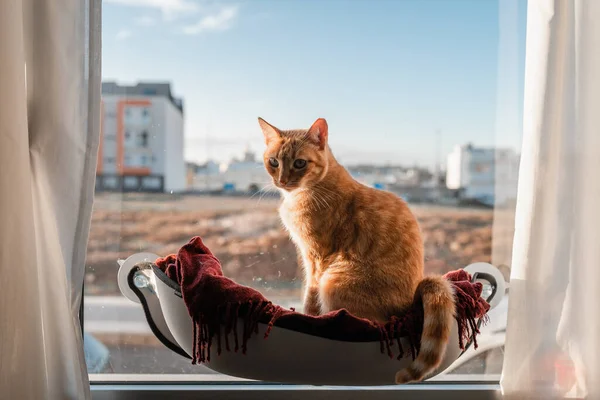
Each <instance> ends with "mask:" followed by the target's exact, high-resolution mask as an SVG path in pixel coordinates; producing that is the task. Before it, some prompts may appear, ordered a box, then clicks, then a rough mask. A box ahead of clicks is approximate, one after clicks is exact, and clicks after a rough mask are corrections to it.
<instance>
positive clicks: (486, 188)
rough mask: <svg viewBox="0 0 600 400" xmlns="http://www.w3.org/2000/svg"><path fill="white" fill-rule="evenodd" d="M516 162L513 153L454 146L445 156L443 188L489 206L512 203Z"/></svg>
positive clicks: (510, 150) (517, 169)
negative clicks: (445, 165)
mask: <svg viewBox="0 0 600 400" xmlns="http://www.w3.org/2000/svg"><path fill="white" fill-rule="evenodd" d="M519 159H520V158H519V155H518V154H517V153H516V152H515V151H514V150H513V149H501V148H481V147H474V146H473V145H470V144H469V145H464V146H456V147H455V148H454V150H453V151H452V153H450V154H449V155H448V163H447V170H446V187H447V188H448V189H451V190H455V191H457V192H458V193H459V197H460V198H462V199H468V200H478V201H481V202H483V203H487V204H490V205H491V204H503V203H505V202H507V201H510V200H514V199H515V198H516V195H517V180H518V175H519Z"/></svg>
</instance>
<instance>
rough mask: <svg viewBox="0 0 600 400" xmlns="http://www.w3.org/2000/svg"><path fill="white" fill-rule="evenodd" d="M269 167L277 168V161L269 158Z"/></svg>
mask: <svg viewBox="0 0 600 400" xmlns="http://www.w3.org/2000/svg"><path fill="white" fill-rule="evenodd" d="M269 165H270V166H271V167H273V168H277V167H279V161H277V159H275V158H273V157H271V158H269Z"/></svg>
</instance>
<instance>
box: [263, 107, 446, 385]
mask: <svg viewBox="0 0 600 400" xmlns="http://www.w3.org/2000/svg"><path fill="white" fill-rule="evenodd" d="M259 124H260V126H261V128H262V131H263V134H264V137H265V142H266V145H267V148H266V150H265V153H264V163H265V168H266V169H267V171H268V172H269V174H270V175H271V176H272V178H273V183H274V184H275V185H276V186H277V187H278V188H279V190H280V191H281V193H282V197H283V201H282V204H281V206H280V208H279V214H280V217H281V220H282V221H283V224H284V225H285V227H286V228H287V230H288V231H289V233H290V236H291V238H292V240H293V242H294V243H295V245H296V247H297V248H298V251H299V254H300V256H301V258H302V261H303V266H304V271H305V292H304V312H305V313H307V314H311V315H320V314H325V313H327V312H330V311H334V310H339V309H342V308H345V309H346V310H348V311H349V312H350V313H352V314H353V315H355V316H358V317H361V318H366V319H369V320H373V321H378V322H382V323H385V322H387V321H388V320H389V319H390V317H391V316H393V315H397V314H400V313H402V312H403V310H404V309H406V308H407V307H409V306H410V305H411V304H412V302H413V301H414V300H416V301H422V303H423V305H424V311H425V321H424V328H423V335H422V338H421V350H420V352H419V355H418V357H417V358H416V359H415V360H414V361H413V362H412V364H411V365H410V366H409V367H408V368H406V369H404V370H401V371H399V372H398V373H397V374H396V382H397V383H407V382H412V381H419V380H422V379H423V378H425V377H426V376H427V375H428V374H429V373H431V372H433V371H434V370H435V368H437V367H438V366H439V364H440V363H441V361H442V358H443V355H444V352H445V349H446V344H447V342H448V338H449V336H450V329H451V327H452V324H453V318H454V293H453V291H452V287H451V286H450V284H449V283H448V282H447V281H446V280H445V279H444V278H442V277H439V276H436V277H434V276H432V277H426V278H424V277H423V263H424V259H423V251H424V250H423V242H422V239H421V233H420V228H419V225H418V223H417V221H416V219H415V217H414V215H413V214H412V212H411V211H410V209H409V208H408V206H407V204H406V203H405V202H404V201H403V200H402V199H400V198H399V197H397V196H396V195H394V194H392V193H389V192H385V191H381V190H377V189H373V188H369V187H367V186H365V185H363V184H361V183H359V182H357V181H356V180H354V179H353V178H352V177H351V176H350V174H349V173H348V171H346V169H344V167H342V166H341V165H340V164H339V163H338V162H337V161H336V159H335V157H334V156H333V154H332V152H331V149H330V148H329V146H328V143H327V142H328V127H327V122H326V121H325V120H324V119H322V118H320V119H318V120H317V121H315V123H314V124H313V125H312V126H311V127H310V128H309V129H308V130H287V131H285V130H280V129H278V128H276V127H274V126H273V125H270V124H269V123H267V122H266V121H265V120H263V119H262V118H259Z"/></svg>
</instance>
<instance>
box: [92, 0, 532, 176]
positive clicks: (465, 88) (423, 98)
mask: <svg viewBox="0 0 600 400" xmlns="http://www.w3.org/2000/svg"><path fill="white" fill-rule="evenodd" d="M509 3H510V4H509ZM507 4H508V5H507ZM525 4H526V2H525V1H521V0H510V1H508V2H503V3H500V4H499V3H498V2H497V1H495V0H486V1H473V0H454V1H443V2H442V1H435V0H429V1H410V0H404V1H395V2H394V1H385V0H378V1H373V2H366V1H359V0H356V1H352V2H347V1H346V2H344V1H338V0H327V1H322V2H302V4H300V2H298V1H296V2H294V1H287V2H275V1H256V2H249V1H239V2H235V3H233V2H229V1H218V2H216V1H194V0H106V1H105V6H104V21H103V22H104V33H103V36H104V37H103V43H104V50H103V59H104V61H103V78H104V80H114V81H117V82H120V83H135V82H138V81H168V82H171V83H172V85H173V89H174V95H175V96H177V97H181V98H183V100H184V109H185V135H186V152H185V158H186V160H189V161H193V162H202V161H205V160H206V159H207V158H211V159H215V160H217V161H228V160H230V159H231V158H232V157H240V156H241V155H242V153H243V151H244V149H245V147H246V146H247V145H250V147H251V149H252V150H253V151H255V152H256V153H258V154H260V152H261V151H262V148H263V143H262V134H261V133H260V129H259V128H258V124H257V122H256V118H257V117H258V116H262V117H263V118H265V119H266V120H268V121H269V122H271V123H273V124H274V125H276V126H278V127H280V128H282V129H290V128H302V127H308V126H309V125H310V124H311V123H312V122H313V121H314V119H316V118H317V117H325V118H326V119H327V120H328V122H329V125H330V144H331V146H332V148H333V151H334V154H336V156H337V157H338V158H340V159H341V160H342V161H343V162H347V163H352V164H356V163H365V162H368V163H373V164H385V163H394V164H396V163H399V164H403V165H423V166H431V165H432V164H433V163H434V162H435V160H436V157H437V156H436V154H441V159H440V160H439V161H441V162H444V157H445V154H448V153H449V152H450V151H451V149H452V147H453V146H454V145H456V144H464V143H468V142H472V143H474V144H476V145H479V146H493V145H499V146H503V147H507V146H509V147H513V148H516V149H517V150H518V148H519V147H520V130H521V127H520V121H521V111H520V109H521V105H520V103H519V100H520V94H521V92H522V82H523V60H524V56H523V54H522V53H523V50H524V25H525V24H524V21H525ZM340 10H344V13H341V12H340ZM503 13H504V14H503ZM515 16H516V17H515ZM511 28H512V29H511ZM507 37H508V39H507ZM507 44H508V47H509V48H507ZM511 46H512V47H511ZM507 87H509V88H510V90H509V91H508V92H507V89H506V88H507ZM436 131H439V132H441V133H440V135H439V136H440V137H441V143H440V142H438V141H437V139H436V138H437V135H436ZM438 146H439V148H438Z"/></svg>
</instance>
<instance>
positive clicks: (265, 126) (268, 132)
mask: <svg viewBox="0 0 600 400" xmlns="http://www.w3.org/2000/svg"><path fill="white" fill-rule="evenodd" d="M258 124H259V125H260V128H261V129H262V131H263V135H265V143H266V144H269V142H270V141H271V140H273V139H277V138H280V137H281V131H280V130H279V129H277V128H275V127H274V126H273V125H271V124H270V123H268V122H267V121H265V120H264V119H262V118H261V117H258Z"/></svg>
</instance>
